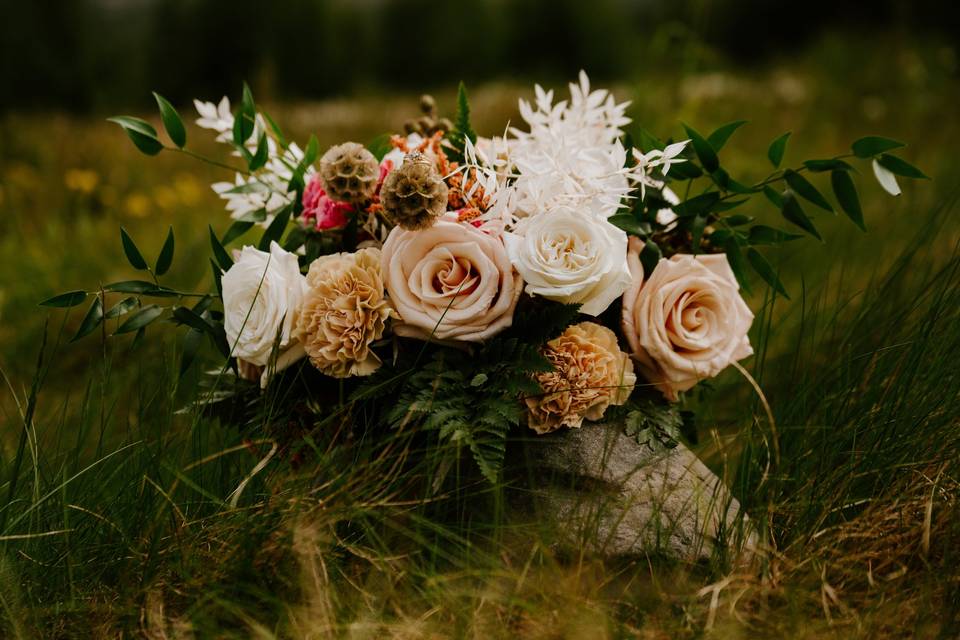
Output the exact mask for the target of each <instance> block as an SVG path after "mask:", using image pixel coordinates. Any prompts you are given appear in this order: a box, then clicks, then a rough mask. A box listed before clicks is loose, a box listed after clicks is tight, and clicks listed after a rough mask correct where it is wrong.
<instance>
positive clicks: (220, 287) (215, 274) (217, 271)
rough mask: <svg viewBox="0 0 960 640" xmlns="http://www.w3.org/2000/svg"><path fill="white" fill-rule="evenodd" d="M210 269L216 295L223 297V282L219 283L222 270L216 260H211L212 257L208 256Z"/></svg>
mask: <svg viewBox="0 0 960 640" xmlns="http://www.w3.org/2000/svg"><path fill="white" fill-rule="evenodd" d="M210 269H211V270H212V271H213V284H215V285H216V287H217V295H218V296H220V299H221V300H222V299H223V284H221V282H220V281H221V279H222V278H223V272H222V270H221V269H220V267H219V266H218V265H217V263H216V262H214V261H213V258H210Z"/></svg>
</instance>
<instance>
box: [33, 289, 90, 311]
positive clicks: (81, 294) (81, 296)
mask: <svg viewBox="0 0 960 640" xmlns="http://www.w3.org/2000/svg"><path fill="white" fill-rule="evenodd" d="M87 295H88V294H87V292H86V291H79V290H77V291H68V292H66V293H61V294H60V295H56V296H53V297H52V298H47V299H46V300H44V301H43V302H41V303H40V306H41V307H60V308H61V309H65V308H67V307H76V306H77V305H80V304H83V301H84V300H86V299H87Z"/></svg>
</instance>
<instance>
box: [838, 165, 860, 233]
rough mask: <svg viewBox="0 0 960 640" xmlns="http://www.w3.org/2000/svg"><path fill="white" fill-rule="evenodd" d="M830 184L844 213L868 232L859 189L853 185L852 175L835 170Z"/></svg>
mask: <svg viewBox="0 0 960 640" xmlns="http://www.w3.org/2000/svg"><path fill="white" fill-rule="evenodd" d="M830 184H831V186H833V195H835V196H836V197H837V202H839V203H840V208H841V209H843V212H844V213H845V214H847V217H848V218H850V219H851V220H852V221H853V223H854V224H855V225H857V226H858V227H860V229H861V230H862V231H866V230H867V226H866V225H865V224H864V222H863V210H862V209H861V208H860V198H859V197H858V196H857V187H856V186H855V185H854V184H853V178H851V177H850V174H849V173H847V172H846V171H841V170H834V171H833V172H831V173H830Z"/></svg>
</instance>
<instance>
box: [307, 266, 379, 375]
mask: <svg viewBox="0 0 960 640" xmlns="http://www.w3.org/2000/svg"><path fill="white" fill-rule="evenodd" d="M392 314H393V310H392V308H391V307H390V304H389V303H388V302H387V300H386V299H385V297H384V290H383V277H382V275H381V273H380V250H379V249H361V250H360V251H357V252H356V253H337V254H333V255H328V256H323V257H320V258H318V259H317V260H315V261H314V262H313V263H312V264H311V265H310V271H309V272H308V273H307V291H306V294H305V295H304V298H303V305H302V308H301V312H300V317H299V320H298V321H297V329H296V335H297V337H298V338H299V340H300V341H301V342H302V343H303V348H304V350H305V351H306V352H307V356H308V357H309V358H310V362H311V363H312V364H313V365H314V366H315V367H316V368H317V369H319V370H320V371H321V372H323V373H325V374H326V375H328V376H333V377H334V378H346V377H349V376H365V375H370V374H371V373H373V372H374V371H376V370H377V369H378V368H379V367H380V364H381V363H380V358H378V357H377V355H376V354H375V353H374V352H373V351H372V350H371V349H370V344H371V343H372V342H374V341H375V340H379V339H380V338H382V337H383V332H384V329H385V327H386V322H387V318H389V317H390V316H391V315H392Z"/></svg>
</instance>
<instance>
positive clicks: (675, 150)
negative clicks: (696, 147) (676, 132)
mask: <svg viewBox="0 0 960 640" xmlns="http://www.w3.org/2000/svg"><path fill="white" fill-rule="evenodd" d="M688 142H690V141H689V140H684V141H683V142H674V143H673V144H668V145H667V148H666V149H664V150H663V155H664V157H665V158H675V157H676V156H677V155H678V154H679V153H680V152H682V151H683V150H684V149H685V148H686V146H687V143H688Z"/></svg>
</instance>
